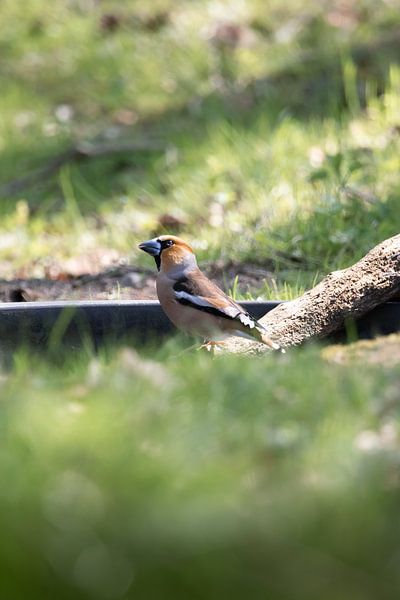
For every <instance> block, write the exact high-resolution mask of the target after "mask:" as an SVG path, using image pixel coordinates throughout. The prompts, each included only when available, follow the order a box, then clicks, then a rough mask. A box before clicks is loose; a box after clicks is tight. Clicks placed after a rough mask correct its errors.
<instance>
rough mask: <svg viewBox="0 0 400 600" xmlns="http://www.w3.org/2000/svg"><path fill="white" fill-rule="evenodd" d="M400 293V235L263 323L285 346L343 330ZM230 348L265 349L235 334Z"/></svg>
mask: <svg viewBox="0 0 400 600" xmlns="http://www.w3.org/2000/svg"><path fill="white" fill-rule="evenodd" d="M399 292H400V235H396V236H394V237H392V238H389V239H387V240H385V241H384V242H382V243H381V244H379V245H378V246H375V248H373V249H372V250H371V251H370V252H368V254H366V255H365V256H364V257H363V258H362V259H361V260H359V261H358V262H357V263H355V264H354V265H352V266H351V267H348V268H347V269H343V270H342V271H334V272H332V273H330V274H329V275H327V276H326V277H325V278H324V279H323V280H322V281H321V282H320V283H319V284H318V285H316V286H315V287H314V288H312V289H311V290H309V291H308V292H306V293H305V294H303V296H300V297H299V298H296V300H292V301H290V302H286V303H284V304H281V305H279V306H277V307H276V308H275V309H274V310H272V311H271V312H269V313H267V314H266V315H265V316H264V317H262V319H260V322H261V323H262V324H263V325H264V326H265V327H266V328H267V330H268V334H269V336H270V337H271V339H273V340H274V341H276V342H278V343H279V344H280V345H281V346H282V347H283V348H285V347H289V346H297V345H299V344H301V343H303V342H305V341H307V340H309V339H311V338H322V337H324V336H326V335H328V334H330V333H332V332H334V331H336V330H338V329H340V328H341V327H342V326H343V324H344V322H345V320H346V319H348V318H357V317H360V316H361V315H363V314H365V313H367V312H368V311H370V310H372V309H373V308H375V306H377V305H378V304H381V303H383V302H386V301H387V300H389V299H390V298H392V297H393V296H395V295H397V294H399ZM224 349H225V350H227V351H228V352H248V353H254V352H257V353H263V352H266V351H268V350H269V349H268V348H267V347H266V346H264V345H263V344H257V343H253V342H247V341H242V340H239V339H237V338H232V339H231V340H229V341H228V342H226V343H225V346H224Z"/></svg>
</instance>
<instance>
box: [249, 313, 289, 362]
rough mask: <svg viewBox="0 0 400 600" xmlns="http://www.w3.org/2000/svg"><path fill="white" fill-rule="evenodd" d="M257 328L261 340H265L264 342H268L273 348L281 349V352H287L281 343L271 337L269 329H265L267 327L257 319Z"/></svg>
mask: <svg viewBox="0 0 400 600" xmlns="http://www.w3.org/2000/svg"><path fill="white" fill-rule="evenodd" d="M255 329H256V331H257V334H258V335H257V337H258V339H259V340H260V341H261V342H263V344H266V345H267V346H269V347H270V348H272V349H273V350H279V351H280V352H282V354H285V350H284V349H283V348H282V347H281V346H280V345H279V344H277V343H276V342H274V341H273V340H271V338H270V337H269V336H268V333H267V330H266V329H265V327H263V325H261V323H259V322H258V321H257V325H256V327H255Z"/></svg>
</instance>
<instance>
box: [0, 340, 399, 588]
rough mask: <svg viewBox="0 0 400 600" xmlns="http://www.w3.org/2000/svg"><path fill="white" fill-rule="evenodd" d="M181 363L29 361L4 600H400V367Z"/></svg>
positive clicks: (309, 355) (1, 455)
mask: <svg viewBox="0 0 400 600" xmlns="http://www.w3.org/2000/svg"><path fill="white" fill-rule="evenodd" d="M180 349H181V346H179V345H177V344H176V343H169V344H167V346H166V347H164V348H163V349H162V350H158V351H156V353H155V354H154V352H153V353H152V355H153V356H152V358H149V357H146V356H145V355H144V356H142V357H139V356H138V355H136V354H135V353H133V352H132V351H130V350H124V351H122V352H121V353H119V354H114V355H113V354H111V356H109V357H108V358H105V357H103V358H101V357H100V358H99V359H91V360H90V359H87V360H84V359H82V358H81V360H80V361H78V360H77V359H73V360H70V361H69V363H67V364H66V365H64V367H63V368H62V369H60V368H57V367H56V368H54V367H53V368H50V367H46V366H45V365H44V364H43V363H40V362H39V363H38V362H37V361H33V362H36V364H35V366H34V365H33V364H32V357H31V356H23V355H21V354H20V355H19V356H18V357H17V358H16V362H15V366H14V372H13V374H10V375H8V376H7V375H6V376H4V378H3V381H2V399H1V404H0V423H1V437H2V444H1V451H0V470H1V472H2V481H3V484H2V491H1V494H0V508H1V510H0V515H1V516H0V522H1V530H2V539H3V541H2V543H1V544H0V557H1V558H0V565H1V567H0V568H1V577H0V581H1V583H0V590H1V595H2V597H7V598H26V597H29V598H32V599H34V598H46V597H49V598H54V597H60V598H72V597H73V598H103V597H104V598H128V597H129V598H130V597H132V598H134V597H139V598H152V597H157V598H159V597H161V598H188V597H198V598H220V597H221V596H225V595H229V596H230V597H233V598H242V597H243V595H245V594H247V595H249V597H252V598H266V597H267V598H305V599H306V598H307V599H309V598H320V597H321V596H324V597H327V598H332V599H339V598H340V599H342V598H349V599H350V598H351V599H353V598H363V599H364V598H371V599H372V598H376V597H382V598H396V597H397V596H398V592H399V580H398V568H397V567H398V565H397V556H398V553H399V527H398V518H397V513H398V502H399V481H398V466H399V462H398V460H399V437H398V436H399V428H398V417H399V408H398V403H397V395H398V394H397V390H398V386H399V383H400V381H399V371H398V369H392V370H386V371H382V368H381V367H379V368H378V367H377V368H371V367H368V368H367V367H363V366H362V364H359V365H358V366H357V369H353V368H351V367H346V366H334V365H331V364H328V363H326V362H325V361H324V360H323V359H322V358H321V356H320V354H319V351H318V350H317V349H316V348H314V349H313V348H308V349H307V350H303V351H297V352H293V353H291V354H289V355H286V356H282V355H274V356H269V357H267V358H265V359H263V360H254V359H250V358H242V357H236V358H235V357H229V358H225V357H223V358H220V359H218V360H212V359H211V358H210V357H209V356H208V355H205V354H202V353H199V352H194V353H192V354H183V355H180V356H179V359H177V358H175V355H176V354H177V353H178V352H179V351H180ZM17 573H19V574H20V575H19V576H18V577H17V576H16V574H17ZM22 573H23V576H22V575H21V574H22Z"/></svg>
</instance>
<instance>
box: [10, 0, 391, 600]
mask: <svg viewBox="0 0 400 600" xmlns="http://www.w3.org/2000/svg"><path fill="white" fill-rule="evenodd" d="M399 8H400V6H399V3H398V1H397V0H373V1H372V0H360V1H359V2H354V1H351V0H334V1H330V2H321V1H319V2H317V1H316V0H302V1H301V2H298V1H297V0H287V1H286V2H283V1H282V0H271V1H270V2H262V1H261V0H235V1H232V0H231V1H228V0H226V1H224V0H220V1H217V0H209V1H205V0H204V1H196V0H186V1H179V0H175V1H172V0H170V1H168V0H159V1H158V0H153V1H152V2H148V3H144V2H139V1H134V0H125V1H124V2H107V1H106V0H104V1H101V0H58V1H55V2H44V0H29V2H25V3H23V2H16V1H15V0H1V2H0V212H1V221H0V277H2V278H9V279H13V278H16V277H24V278H31V277H50V278H51V277H55V278H57V277H61V276H62V275H63V274H65V273H67V275H68V269H67V268H66V264H71V263H70V261H71V260H72V261H83V263H84V264H89V265H90V267H91V268H93V269H94V270H95V271H96V270H97V271H101V270H102V269H104V268H107V267H109V266H110V265H111V266H112V265H118V264H120V263H122V264H125V263H126V262H127V261H129V262H130V263H131V264H132V265H133V267H137V268H141V269H143V268H149V262H148V261H149V259H148V257H146V256H144V255H143V256H141V255H139V253H138V252H137V250H136V244H137V243H138V242H139V241H141V240H143V239H147V238H148V237H150V236H152V235H154V234H158V233H161V232H162V233H165V232H170V233H178V234H179V235H181V236H183V237H185V238H187V239H188V241H190V242H191V243H192V244H193V246H194V248H195V249H196V252H197V253H198V255H199V258H200V260H201V262H202V263H203V264H206V265H207V264H208V265H211V264H215V263H218V265H219V266H220V268H221V269H222V270H224V269H227V268H228V267H229V266H231V265H238V266H240V265H243V264H247V265H253V266H260V267H262V268H265V269H268V270H269V271H270V272H271V273H273V277H272V279H271V280H269V281H268V282H266V283H265V286H264V288H263V289H262V290H261V294H262V295H263V296H264V297H266V298H272V297H278V298H290V297H293V296H295V295H297V294H298V293H299V292H301V291H302V290H303V289H304V288H305V287H307V286H310V285H311V284H312V283H313V282H314V281H316V280H318V279H320V278H321V277H322V276H323V275H324V274H325V273H326V272H328V271H329V270H332V269H338V268H342V267H344V266H347V265H349V264H350V263H351V262H354V261H355V260H356V259H357V258H359V257H360V256H362V255H363V254H364V253H365V252H366V251H367V250H368V249H370V248H371V247H372V246H373V245H374V244H376V243H378V242H379V241H381V240H383V239H384V238H386V237H389V236H391V235H394V234H396V233H398V232H399V229H400V227H399V225H400V171H399V150H400V103H399V92H400V65H399V58H400V10H399ZM85 261H86V262H85ZM227 285H228V286H229V285H232V282H227ZM234 292H235V294H236V295H237V296H238V297H241V296H243V295H244V294H251V293H252V290H251V289H250V290H249V289H247V288H246V289H245V288H244V287H243V286H242V285H241V281H240V278H239V280H237V281H236V282H235V283H234ZM257 293H259V291H257ZM185 344H186V342H185V341H184V340H182V339H180V338H178V339H175V340H171V341H169V342H168V343H166V344H165V345H163V346H162V347H156V346H153V347H151V348H145V349H141V350H140V354H137V353H136V352H135V351H134V350H132V349H131V350H128V349H125V350H122V351H117V350H115V349H112V348H110V349H108V350H107V352H106V351H104V352H103V353H101V354H100V355H99V356H97V357H94V356H92V354H91V353H90V351H87V352H83V351H82V353H76V354H75V355H74V356H73V357H70V358H69V359H67V360H65V361H62V360H57V358H58V357H57V353H54V352H53V356H49V357H48V359H47V361H45V360H44V359H43V358H39V357H37V356H36V353H34V352H33V351H32V350H31V351H21V352H19V353H17V354H16V355H15V356H14V357H13V360H12V367H11V368H8V369H6V368H5V367H4V368H3V370H2V373H1V375H0V436H1V443H0V474H1V482H2V483H1V486H0V508H1V510H0V522H1V531H2V540H1V541H0V595H1V597H2V598H7V599H14V598H15V599H17V598H21V599H22V598H23V599H26V598H29V599H32V600H35V599H36V598H37V599H40V600H42V599H44V598H49V599H50V598H61V599H62V598H74V599H80V598H93V599H96V600H97V599H99V598H100V599H102V598H105V599H108V598H111V599H112V598H131V597H132V598H133V597H137V598H146V599H147V598H148V599H150V598H151V599H153V598H171V599H172V598H173V599H179V598H182V599H183V598H185V599H186V598H207V599H212V598H224V597H228V596H229V597H232V598H243V597H244V596H247V597H250V598H271V599H272V600H281V599H282V600H284V599H292V598H296V600H298V599H300V600H301V599H303V598H304V600H310V599H313V598H318V599H319V598H321V597H324V598H326V599H328V600H331V599H332V600H346V599H349V600H358V599H359V600H365V599H369V598H370V599H371V600H372V599H375V598H380V599H381V598H382V599H386V598H387V599H389V598H393V599H395V598H398V597H399V594H400V580H399V564H400V563H399V561H400V542H399V540H400V521H399V516H398V507H399V502H400V487H399V486H400V478H399V475H400V472H399V467H400V442H399V425H398V417H399V384H400V372H399V366H398V364H399V360H398V359H399V351H398V341H396V340H392V341H385V342H383V344H382V347H383V349H384V352H383V358H382V353H379V352H378V353H374V352H372V353H371V354H368V355H365V354H364V355H362V358H361V360H360V359H359V358H358V355H357V352H355V353H354V354H352V353H351V352H350V354H349V356H346V358H345V359H344V360H343V357H342V354H340V352H339V354H337V353H335V351H333V352H332V353H329V352H327V351H326V349H325V350H324V349H322V348H321V347H317V346H316V347H313V348H303V349H299V350H296V351H293V352H291V353H289V354H288V355H287V356H285V357H282V356H268V357H265V359H262V360H258V359H257V360H255V359H250V358H241V357H223V358H221V359H218V360H214V361H212V360H211V359H210V357H209V356H203V355H202V354H201V353H198V352H193V353H185V354H183V355H182V354H180V352H181V350H182V348H184V347H185ZM338 356H339V358H338ZM340 357H342V358H340ZM6 358H9V357H6ZM8 362H9V361H8Z"/></svg>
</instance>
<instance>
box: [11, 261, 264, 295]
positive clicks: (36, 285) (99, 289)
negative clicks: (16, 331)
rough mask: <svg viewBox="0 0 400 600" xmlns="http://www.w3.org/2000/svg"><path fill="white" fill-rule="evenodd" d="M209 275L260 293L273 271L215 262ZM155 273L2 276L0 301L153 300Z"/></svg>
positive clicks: (118, 271) (125, 269) (115, 271)
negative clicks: (10, 278)
mask: <svg viewBox="0 0 400 600" xmlns="http://www.w3.org/2000/svg"><path fill="white" fill-rule="evenodd" d="M205 271H206V273H207V275H208V276H209V277H211V278H212V279H213V280H214V281H215V282H216V283H218V284H219V285H220V286H221V287H222V288H223V289H224V290H226V291H228V290H229V289H230V288H232V286H233V284H234V280H235V277H236V276H238V277H239V282H240V290H241V292H242V293H246V292H249V291H251V292H252V294H253V295H254V296H257V291H258V290H260V289H261V288H262V287H263V285H264V282H265V280H266V279H271V273H270V272H269V271H267V270H265V269H262V268H260V267H258V266H254V265H233V264H232V265H228V266H226V265H225V266H224V267H222V266H221V267H219V266H216V267H215V266H214V267H213V268H212V269H205ZM155 279H156V273H155V272H154V271H151V270H148V271H140V270H135V269H133V268H132V267H129V266H119V267H116V268H114V269H110V270H106V271H103V272H101V273H98V274H96V275H81V276H79V277H72V276H64V277H58V278H55V279H22V278H21V279H13V280H4V279H0V301H1V302H40V301H51V300H152V299H156V298H157V295H156V289H155Z"/></svg>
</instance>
